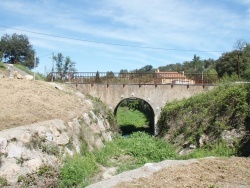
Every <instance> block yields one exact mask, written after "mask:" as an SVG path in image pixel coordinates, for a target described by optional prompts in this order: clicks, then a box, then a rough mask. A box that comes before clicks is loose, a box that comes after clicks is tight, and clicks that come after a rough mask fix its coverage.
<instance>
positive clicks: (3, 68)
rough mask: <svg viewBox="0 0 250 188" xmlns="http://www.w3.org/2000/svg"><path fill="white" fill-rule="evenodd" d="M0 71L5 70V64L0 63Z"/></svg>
mask: <svg viewBox="0 0 250 188" xmlns="http://www.w3.org/2000/svg"><path fill="white" fill-rule="evenodd" d="M0 70H6V66H5V64H4V63H2V62H0Z"/></svg>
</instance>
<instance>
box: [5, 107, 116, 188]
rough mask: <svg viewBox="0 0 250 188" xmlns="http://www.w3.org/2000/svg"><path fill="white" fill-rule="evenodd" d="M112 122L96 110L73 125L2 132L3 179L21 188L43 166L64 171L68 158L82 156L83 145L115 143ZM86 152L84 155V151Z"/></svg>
mask: <svg viewBox="0 0 250 188" xmlns="http://www.w3.org/2000/svg"><path fill="white" fill-rule="evenodd" d="M111 135H112V133H111V131H110V125H109V123H108V121H107V120H106V119H105V118H104V117H103V116H102V115H100V114H98V115H95V114H94V112H93V111H92V110H90V111H89V112H86V113H82V115H81V116H80V117H78V118H75V119H73V120H72V121H71V122H67V123H65V122H63V121H62V120H59V119H54V120H49V121H45V122H40V123H35V124H31V125H26V126H19V127H16V128H12V129H7V130H3V131H1V132H0V178H3V179H6V180H7V182H8V185H10V186H14V185H17V181H18V177H19V176H23V175H26V174H29V173H33V172H36V171H38V170H39V168H40V167H42V166H43V165H51V166H55V167H57V168H58V167H60V166H61V165H62V162H63V159H64V158H65V157H66V156H67V155H73V154H74V153H77V152H80V149H81V143H82V142H85V143H87V144H88V147H89V149H93V148H101V147H103V146H104V144H103V141H111V140H112V137H111ZM81 152H82V151H81Z"/></svg>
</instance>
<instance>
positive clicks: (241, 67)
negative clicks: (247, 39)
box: [215, 42, 250, 79]
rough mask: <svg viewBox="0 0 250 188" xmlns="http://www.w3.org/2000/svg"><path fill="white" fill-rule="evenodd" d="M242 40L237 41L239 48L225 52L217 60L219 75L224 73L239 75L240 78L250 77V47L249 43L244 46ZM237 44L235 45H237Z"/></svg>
mask: <svg viewBox="0 0 250 188" xmlns="http://www.w3.org/2000/svg"><path fill="white" fill-rule="evenodd" d="M240 44H242V42H237V45H236V46H238V47H237V49H236V50H233V51H232V52H227V53H223V54H222V56H221V57H219V59H218V60H216V65H215V69H216V71H217V72H218V75H219V77H223V76H224V75H228V76H232V75H235V74H236V75H238V78H240V77H242V78H243V79H245V78H248V77H249V76H248V73H249V69H250V47H249V45H248V44H247V43H244V46H242V45H240ZM236 46H235V47H236Z"/></svg>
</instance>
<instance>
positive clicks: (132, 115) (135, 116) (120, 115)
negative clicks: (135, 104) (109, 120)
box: [117, 107, 149, 127]
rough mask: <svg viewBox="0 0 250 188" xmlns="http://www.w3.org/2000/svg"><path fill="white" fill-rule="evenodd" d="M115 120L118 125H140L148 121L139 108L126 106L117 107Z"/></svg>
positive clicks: (146, 123)
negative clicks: (134, 108)
mask: <svg viewBox="0 0 250 188" xmlns="http://www.w3.org/2000/svg"><path fill="white" fill-rule="evenodd" d="M117 121H118V124H119V125H120V126H127V125H134V126H135V127H142V126H144V125H148V123H149V122H148V119H147V117H146V115H145V114H143V113H142V112H140V111H139V110H130V109H129V108H127V107H119V108H118V110H117Z"/></svg>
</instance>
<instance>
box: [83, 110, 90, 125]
mask: <svg viewBox="0 0 250 188" xmlns="http://www.w3.org/2000/svg"><path fill="white" fill-rule="evenodd" d="M83 120H84V122H85V123H86V124H87V125H89V124H90V118H89V115H88V114H87V113H84V114H83Z"/></svg>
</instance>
